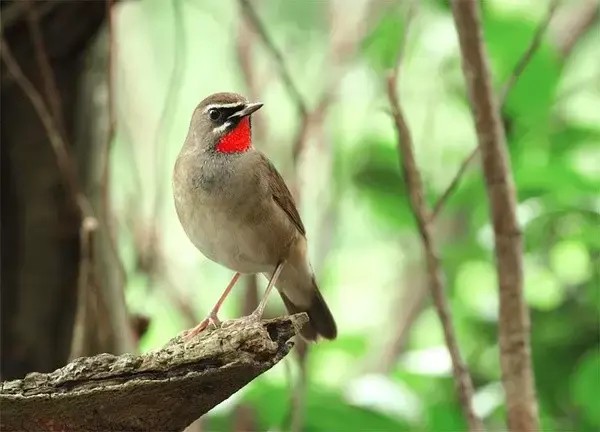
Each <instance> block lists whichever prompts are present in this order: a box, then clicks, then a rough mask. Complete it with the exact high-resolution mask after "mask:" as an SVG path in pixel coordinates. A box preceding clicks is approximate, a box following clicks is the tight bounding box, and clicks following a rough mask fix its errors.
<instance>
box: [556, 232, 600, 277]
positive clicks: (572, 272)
mask: <svg viewBox="0 0 600 432" xmlns="http://www.w3.org/2000/svg"><path fill="white" fill-rule="evenodd" d="M550 265H551V267H552V270H553V271H554V273H555V274H556V276H557V277H558V278H559V279H560V280H561V281H562V282H563V283H566V284H570V285H575V284H579V283H582V282H584V281H586V280H587V279H588V278H589V277H590V275H591V270H592V269H591V261H590V255H589V253H588V250H587V248H586V247H585V246H584V245H583V243H581V242H577V241H562V242H560V243H557V244H556V245H555V246H554V247H553V248H552V249H551V250H550Z"/></svg>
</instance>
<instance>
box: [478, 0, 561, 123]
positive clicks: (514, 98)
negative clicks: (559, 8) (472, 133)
mask: <svg viewBox="0 0 600 432" xmlns="http://www.w3.org/2000/svg"><path fill="white" fill-rule="evenodd" d="M538 25H539V20H531V19H527V18H526V17H524V16H519V15H515V14H514V13H512V14H507V13H506V12H501V11H498V10H497V9H494V8H486V9H485V13H484V35H485V41H486V43H487V46H488V51H489V55H490V58H491V62H492V65H493V71H494V77H495V78H496V83H497V86H498V87H499V86H500V84H501V83H504V81H505V80H506V79H507V78H508V76H510V74H511V73H512V71H513V69H514V67H515V65H516V64H517V62H518V61H519V59H520V58H521V57H522V55H523V53H524V52H525V50H526V49H527V47H528V46H529V45H530V43H531V40H532V38H533V35H534V33H535V31H536V29H537V27H538ZM560 72H561V64H560V61H559V58H558V55H557V54H556V52H555V49H554V48H553V46H552V45H551V44H550V43H548V41H546V40H543V41H542V43H541V45H540V46H539V48H538V49H537V50H536V51H535V53H534V54H533V56H532V57H531V59H530V60H529V62H528V64H527V67H526V68H525V70H524V71H523V73H522V74H521V75H520V76H519V79H518V80H517V82H516V84H515V86H514V87H513V89H512V90H511V92H510V94H509V97H508V100H507V102H506V105H505V111H506V112H508V113H509V115H510V117H511V118H513V119H517V120H518V122H519V123H521V124H524V125H532V124H535V123H536V122H539V121H543V120H545V119H547V118H548V117H549V113H550V108H551V107H552V102H553V100H554V96H555V92H556V88H557V85H558V81H559V77H560Z"/></svg>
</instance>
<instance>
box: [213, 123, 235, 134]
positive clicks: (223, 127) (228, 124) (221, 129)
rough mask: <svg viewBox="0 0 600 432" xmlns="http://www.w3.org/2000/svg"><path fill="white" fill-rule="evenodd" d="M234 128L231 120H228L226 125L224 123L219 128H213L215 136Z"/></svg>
mask: <svg viewBox="0 0 600 432" xmlns="http://www.w3.org/2000/svg"><path fill="white" fill-rule="evenodd" d="M231 126H233V123H232V122H231V120H227V121H226V122H225V123H223V124H222V125H221V126H218V127H216V128H213V130H212V131H213V133H214V134H218V133H221V132H223V131H225V130H227V128H229V127H231Z"/></svg>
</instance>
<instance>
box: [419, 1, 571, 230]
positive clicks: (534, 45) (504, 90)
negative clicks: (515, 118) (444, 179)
mask: <svg viewBox="0 0 600 432" xmlns="http://www.w3.org/2000/svg"><path fill="white" fill-rule="evenodd" d="M560 2H561V0H552V2H551V3H550V6H549V7H548V12H547V14H546V16H545V17H544V19H543V20H542V21H541V22H540V23H539V25H538V27H537V29H536V30H535V33H534V35H533V38H532V39H531V42H530V43H529V46H528V47H527V49H526V50H525V52H524V53H523V55H522V56H521V57H520V58H519V60H518V61H517V63H516V65H515V67H514V69H513V70H512V72H511V74H510V75H509V76H508V78H507V79H506V81H505V82H504V84H503V85H502V87H501V89H500V91H499V93H498V100H499V102H498V105H499V106H500V108H502V107H503V106H504V104H505V103H506V100H507V99H508V95H509V94H510V92H511V90H512V89H513V88H514V86H515V84H516V83H517V81H518V80H519V78H520V77H521V74H522V73H523V71H524V70H525V69H526V68H527V65H528V64H529V62H530V61H531V59H532V58H533V56H534V54H535V53H536V51H537V50H538V48H539V47H540V45H541V43H542V39H543V37H544V34H546V31H547V30H548V26H549V25H550V21H552V17H553V16H554V14H555V12H556V10H557V8H558V6H559V4H560ZM478 154H479V147H478V146H476V147H475V148H474V149H473V150H471V152H470V153H469V155H468V156H467V157H466V158H465V159H464V160H463V161H462V163H461V164H460V167H459V169H458V171H457V172H456V175H455V176H454V177H453V178H452V180H451V181H450V184H449V185H448V187H447V188H446V190H445V191H444V192H443V193H442V194H441V195H440V197H439V198H438V200H437V202H436V203H435V204H434V206H433V213H432V215H431V217H432V218H433V219H435V218H436V217H437V216H438V214H439V213H440V212H441V211H442V209H443V208H444V205H445V204H446V201H448V198H450V196H451V195H452V194H453V193H454V191H455V190H456V188H457V187H458V185H459V184H460V181H461V179H462V177H463V176H464V174H465V173H466V172H467V168H469V166H470V165H471V163H472V162H473V161H474V160H475V158H476V156H477V155H478Z"/></svg>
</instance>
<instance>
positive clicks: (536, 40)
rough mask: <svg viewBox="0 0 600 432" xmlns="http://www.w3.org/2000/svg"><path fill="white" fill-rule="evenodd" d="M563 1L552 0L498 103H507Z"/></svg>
mask: <svg viewBox="0 0 600 432" xmlns="http://www.w3.org/2000/svg"><path fill="white" fill-rule="evenodd" d="M561 1H562V0H552V2H551V3H550V6H549V7H548V12H547V13H546V16H545V17H544V19H543V20H542V21H541V22H540V23H539V25H538V27H537V29H536V30H535V33H534V35H533V38H532V39H531V42H530V43H529V46H528V47H527V49H526V50H525V52H524V53H523V55H522V56H521V58H520V59H519V61H518V62H517V64H516V65H515V67H514V69H513V71H512V73H511V74H510V76H509V77H508V79H507V80H506V81H505V83H504V85H503V86H502V88H501V89H500V93H499V95H498V101H499V102H498V104H499V105H500V106H501V107H502V106H503V105H504V104H505V103H506V99H507V98H508V95H509V93H510V91H511V90H512V88H513V87H514V86H515V84H516V83H517V80H518V79H519V77H520V76H521V74H522V73H523V71H524V70H525V68H526V67H527V65H528V64H529V62H530V61H531V59H532V58H533V56H534V54H535V53H536V51H537V50H538V49H539V47H540V45H541V44H542V40H543V38H544V35H545V34H546V30H547V29H548V26H549V25H550V21H551V20H552V17H553V16H554V13H555V12H556V9H557V8H558V6H559V5H560V3H561Z"/></svg>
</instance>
